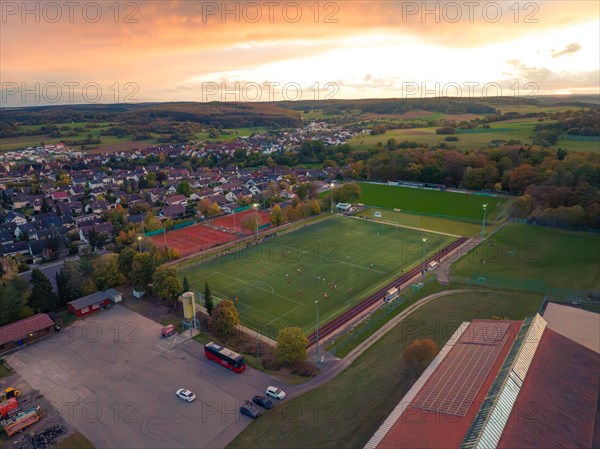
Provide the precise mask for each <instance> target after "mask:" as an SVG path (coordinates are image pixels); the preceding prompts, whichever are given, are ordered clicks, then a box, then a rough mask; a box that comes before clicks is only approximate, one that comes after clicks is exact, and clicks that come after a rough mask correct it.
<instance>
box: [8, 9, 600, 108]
mask: <svg viewBox="0 0 600 449" xmlns="http://www.w3.org/2000/svg"><path fill="white" fill-rule="evenodd" d="M67 3H68V2H67ZM275 3H277V2H275ZM476 3H477V2H476ZM25 4H26V5H28V6H27V7H26V8H29V9H27V10H25V9H26V8H25V7H24V6H22V5H25ZM501 4H502V6H501V8H500V9H498V6H497V5H499V3H494V2H480V3H477V6H476V7H473V6H471V7H469V6H468V5H469V3H468V2H467V3H466V4H465V3H460V2H458V3H452V4H450V3H444V2H441V3H440V2H437V3H436V2H354V1H344V2H337V3H336V2H300V3H295V4H294V5H298V6H293V5H292V4H291V3H289V2H288V3H286V2H280V3H277V5H279V6H273V5H270V4H269V3H268V2H266V3H261V2H187V1H180V2H176V1H173V2H151V1H149V2H124V3H120V4H118V5H119V7H118V8H117V7H115V6H114V5H116V4H109V3H102V10H101V11H100V14H99V16H100V17H99V19H98V20H96V21H94V20H95V19H96V18H97V17H98V14H96V15H94V14H92V13H98V11H95V10H94V9H93V8H92V7H87V8H84V6H85V5H86V3H81V6H79V7H78V8H73V9H72V10H69V7H68V6H67V5H66V4H63V3H61V2H57V3H55V5H58V6H59V8H58V9H57V8H56V7H54V9H53V8H52V7H50V6H48V3H44V2H42V3H39V2H25V3H23V4H22V3H21V2H3V3H2V27H1V31H0V37H1V39H0V42H1V44H0V48H1V54H2V64H1V67H0V75H1V78H2V88H3V98H2V105H12V106H18V105H22V104H23V101H22V98H21V96H20V95H13V94H10V92H11V90H10V89H11V88H13V87H14V83H18V84H19V85H20V88H19V90H20V89H21V87H23V85H22V83H25V86H26V87H29V86H33V85H35V83H37V82H39V83H41V84H42V85H44V84H45V83H58V84H59V85H61V86H62V85H63V84H64V83H80V84H81V85H85V84H86V83H90V82H93V83H98V84H99V85H100V86H102V89H103V93H104V94H105V95H104V96H103V98H102V101H101V102H109V101H110V99H111V98H112V97H113V96H114V95H113V93H112V92H111V90H110V89H111V88H110V86H114V85H115V83H119V87H118V88H117V87H114V88H113V89H112V90H113V91H115V90H119V91H121V92H119V93H120V94H122V95H121V98H122V97H123V96H124V95H127V92H125V91H123V87H122V86H123V85H124V84H125V83H134V84H135V85H136V86H137V88H138V90H137V92H136V93H135V99H137V100H138V101H178V100H193V101H204V100H207V99H209V100H220V99H222V98H220V97H221V96H222V93H223V92H222V91H221V87H226V88H227V89H230V88H231V89H235V88H236V87H235V86H236V84H235V83H236V82H237V83H241V85H242V86H243V85H245V84H248V83H257V84H259V85H261V86H262V85H263V83H272V84H273V85H275V86H278V88H274V89H273V90H272V92H271V93H272V94H273V96H274V97H275V98H270V97H269V95H268V94H267V93H268V89H264V90H263V93H264V94H263V95H262V97H261V98H259V100H260V101H265V100H269V99H281V96H282V94H283V86H285V85H286V83H287V84H289V83H297V84H299V85H300V86H301V88H302V95H301V97H302V99H315V98H317V97H318V98H323V97H324V96H327V95H328V92H327V91H326V90H323V86H324V85H325V84H327V83H329V85H330V86H333V85H334V84H335V85H336V86H337V91H336V92H335V96H334V98H338V99H342V98H364V97H401V96H407V86H409V85H412V84H413V83H417V84H418V85H419V90H418V92H416V93H415V92H414V88H413V89H412V90H411V88H410V87H409V88H408V94H410V95H409V96H411V95H412V96H415V95H417V96H418V95H421V94H422V91H423V92H424V91H429V90H437V91H440V92H442V91H443V89H444V86H445V85H448V84H452V86H454V85H459V86H461V88H462V90H463V93H462V95H463V96H464V95H466V94H467V88H466V87H465V85H469V84H472V85H473V86H477V87H475V88H474V91H473V93H474V94H475V95H481V87H482V86H485V85H486V84H487V83H498V85H499V86H500V87H501V89H502V94H503V95H513V94H514V93H515V91H519V93H520V94H521V92H520V91H521V90H522V86H523V85H525V84H528V83H529V84H531V83H533V84H535V86H536V87H537V93H538V94H553V93H557V92H560V93H566V92H572V93H596V92H597V90H598V77H599V72H598V66H599V56H598V55H599V54H600V47H599V44H598V42H599V41H600V34H599V25H598V23H599V22H598V19H599V13H598V10H599V6H598V3H596V2H587V1H581V2H551V1H541V2H535V3H534V2H515V3H508V2H506V3H501ZM36 5H37V6H36ZM110 5H113V6H110ZM436 5H437V6H436ZM455 5H458V6H459V7H460V8H459V9H457V8H456V6H455ZM470 8H471V9H470ZM58 13H60V20H56V17H58ZM52 22H54V23H52ZM203 83H216V84H217V85H219V86H220V87H219V92H218V93H217V95H218V96H214V95H213V97H211V98H207V97H206V95H205V94H206V91H205V90H203V86H205V84H204V85H203ZM223 83H224V84H223ZM277 83H278V84H277ZM316 83H318V86H317V85H316ZM422 83H425V84H422ZM435 83H440V86H439V87H437V85H436V84H435ZM240 89H241V88H240ZM450 90H451V89H450V88H448V95H455V94H454V93H451V92H450ZM13 91H14V89H13ZM454 91H457V90H456V88H454ZM317 92H318V94H317ZM411 92H412V93H411ZM109 93H110V95H109ZM75 94H77V89H75ZM329 94H333V90H330V91H329ZM456 95H458V94H456ZM290 96H291V93H290ZM241 97H243V96H241ZM233 98H234V96H233V95H230V96H229V97H228V98H225V99H226V100H231V99H233ZM252 98H257V95H254V96H252ZM240 99H241V100H244V98H240ZM25 100H26V101H25V102H24V103H25V104H29V103H31V101H30V99H25Z"/></svg>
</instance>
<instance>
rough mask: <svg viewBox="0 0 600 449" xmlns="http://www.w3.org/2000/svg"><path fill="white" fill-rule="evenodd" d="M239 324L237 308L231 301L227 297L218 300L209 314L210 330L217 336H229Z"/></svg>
mask: <svg viewBox="0 0 600 449" xmlns="http://www.w3.org/2000/svg"><path fill="white" fill-rule="evenodd" d="M238 324H240V319H239V317H238V312H237V309H236V308H235V305H234V304H233V301H230V300H228V299H226V300H223V301H220V302H219V304H217V307H215V308H214V310H213V311H212V314H211V316H210V321H209V324H208V325H209V328H210V331H211V332H212V333H213V334H215V335H216V336H217V337H221V338H227V337H230V336H231V335H232V334H233V332H234V331H235V327H236V326H237V325H238Z"/></svg>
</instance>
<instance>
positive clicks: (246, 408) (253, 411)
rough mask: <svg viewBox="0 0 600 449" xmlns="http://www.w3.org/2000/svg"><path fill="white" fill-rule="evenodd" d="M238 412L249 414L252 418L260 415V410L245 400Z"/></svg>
mask: <svg viewBox="0 0 600 449" xmlns="http://www.w3.org/2000/svg"><path fill="white" fill-rule="evenodd" d="M240 413H241V414H242V415H246V416H249V417H250V418H252V419H256V418H258V417H259V416H260V410H259V409H257V408H256V407H254V406H253V405H252V404H251V403H250V401H246V403H245V404H243V405H242V406H241V407H240Z"/></svg>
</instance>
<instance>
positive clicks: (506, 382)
mask: <svg viewBox="0 0 600 449" xmlns="http://www.w3.org/2000/svg"><path fill="white" fill-rule="evenodd" d="M545 328H546V322H545V321H544V319H543V318H542V317H541V316H540V315H538V314H536V315H535V316H533V317H530V318H528V319H526V320H525V322H524V323H523V326H521V329H520V330H519V335H518V336H517V338H516V339H515V342H514V343H513V346H512V348H511V350H510V352H509V353H508V355H507V357H506V359H505V360H504V363H503V365H502V368H500V370H499V372H498V375H497V376H496V379H495V380H494V383H493V384H492V386H491V387H490V390H489V392H488V394H487V396H486V398H485V399H484V401H483V404H482V405H481V408H480V409H479V412H478V413H477V416H476V417H475V419H474V420H473V424H472V425H471V427H470V429H469V431H468V432H467V434H466V436H465V438H464V440H463V443H462V444H461V446H460V447H461V449H492V448H496V446H497V445H498V442H499V441H500V437H501V436H502V432H503V431H504V427H505V426H506V423H507V421H508V418H509V416H510V414H511V412H512V409H513V406H514V404H515V402H516V400H517V397H518V395H519V390H520V388H521V385H522V384H523V380H524V379H525V376H526V375H527V371H528V369H529V366H530V365H531V362H532V360H533V358H534V356H535V353H536V350H537V348H538V345H539V343H540V339H541V337H542V334H543V332H544V329H545Z"/></svg>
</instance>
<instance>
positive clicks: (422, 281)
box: [421, 237, 427, 286]
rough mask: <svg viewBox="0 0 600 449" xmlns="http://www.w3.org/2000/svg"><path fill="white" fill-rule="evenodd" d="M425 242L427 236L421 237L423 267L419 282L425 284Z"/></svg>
mask: <svg viewBox="0 0 600 449" xmlns="http://www.w3.org/2000/svg"><path fill="white" fill-rule="evenodd" d="M426 242H427V237H423V268H422V269H421V283H422V284H423V286H425V253H426V250H425V243H426Z"/></svg>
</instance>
